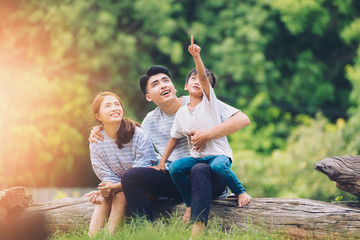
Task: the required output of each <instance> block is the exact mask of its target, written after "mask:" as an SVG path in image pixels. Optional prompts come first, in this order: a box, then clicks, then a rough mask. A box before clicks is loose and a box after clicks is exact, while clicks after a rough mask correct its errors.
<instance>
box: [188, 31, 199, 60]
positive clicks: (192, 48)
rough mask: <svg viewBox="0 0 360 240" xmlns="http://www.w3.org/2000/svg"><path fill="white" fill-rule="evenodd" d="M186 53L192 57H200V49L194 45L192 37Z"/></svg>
mask: <svg viewBox="0 0 360 240" xmlns="http://www.w3.org/2000/svg"><path fill="white" fill-rule="evenodd" d="M188 51H189V53H190V54H191V55H192V56H193V57H198V56H200V51H201V47H200V46H198V45H196V44H194V37H193V36H191V44H190V46H189V47H188Z"/></svg>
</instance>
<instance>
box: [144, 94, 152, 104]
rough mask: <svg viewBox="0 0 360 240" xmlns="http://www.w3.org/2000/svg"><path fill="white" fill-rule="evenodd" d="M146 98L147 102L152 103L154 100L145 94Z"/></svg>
mask: <svg viewBox="0 0 360 240" xmlns="http://www.w3.org/2000/svg"><path fill="white" fill-rule="evenodd" d="M145 98H146V101H148V102H152V98H151V97H150V95H149V94H148V93H147V94H145Z"/></svg>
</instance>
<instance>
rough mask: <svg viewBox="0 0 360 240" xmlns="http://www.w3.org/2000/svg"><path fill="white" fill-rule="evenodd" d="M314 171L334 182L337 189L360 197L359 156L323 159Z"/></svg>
mask: <svg viewBox="0 0 360 240" xmlns="http://www.w3.org/2000/svg"><path fill="white" fill-rule="evenodd" d="M315 169H316V170H318V171H320V172H322V173H324V174H325V175H327V176H328V177H329V179H330V180H332V181H335V182H336V186H337V188H339V189H340V190H342V191H345V192H348V193H351V194H353V195H354V196H356V197H360V156H359V155H358V156H344V157H331V158H325V159H323V160H321V161H319V162H317V163H316V164H315Z"/></svg>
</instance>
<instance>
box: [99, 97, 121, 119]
mask: <svg viewBox="0 0 360 240" xmlns="http://www.w3.org/2000/svg"><path fill="white" fill-rule="evenodd" d="M123 116H124V109H123V108H122V107H121V104H120V102H119V100H118V99H117V98H116V97H114V96H110V95H109V96H106V97H104V99H103V101H102V103H101V105H100V109H99V113H98V114H97V116H96V118H97V120H99V121H101V122H102V124H104V125H105V124H108V123H118V122H120V121H121V120H122V119H123Z"/></svg>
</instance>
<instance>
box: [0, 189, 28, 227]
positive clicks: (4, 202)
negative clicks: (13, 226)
mask: <svg viewBox="0 0 360 240" xmlns="http://www.w3.org/2000/svg"><path fill="white" fill-rule="evenodd" d="M31 203H32V197H31V194H29V193H28V192H27V191H26V189H25V188H24V187H14V188H10V189H6V190H3V191H0V222H3V221H5V220H6V219H8V218H12V217H16V215H17V214H19V213H20V212H22V210H24V209H25V208H27V207H28V206H29V205H30V204H31Z"/></svg>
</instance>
